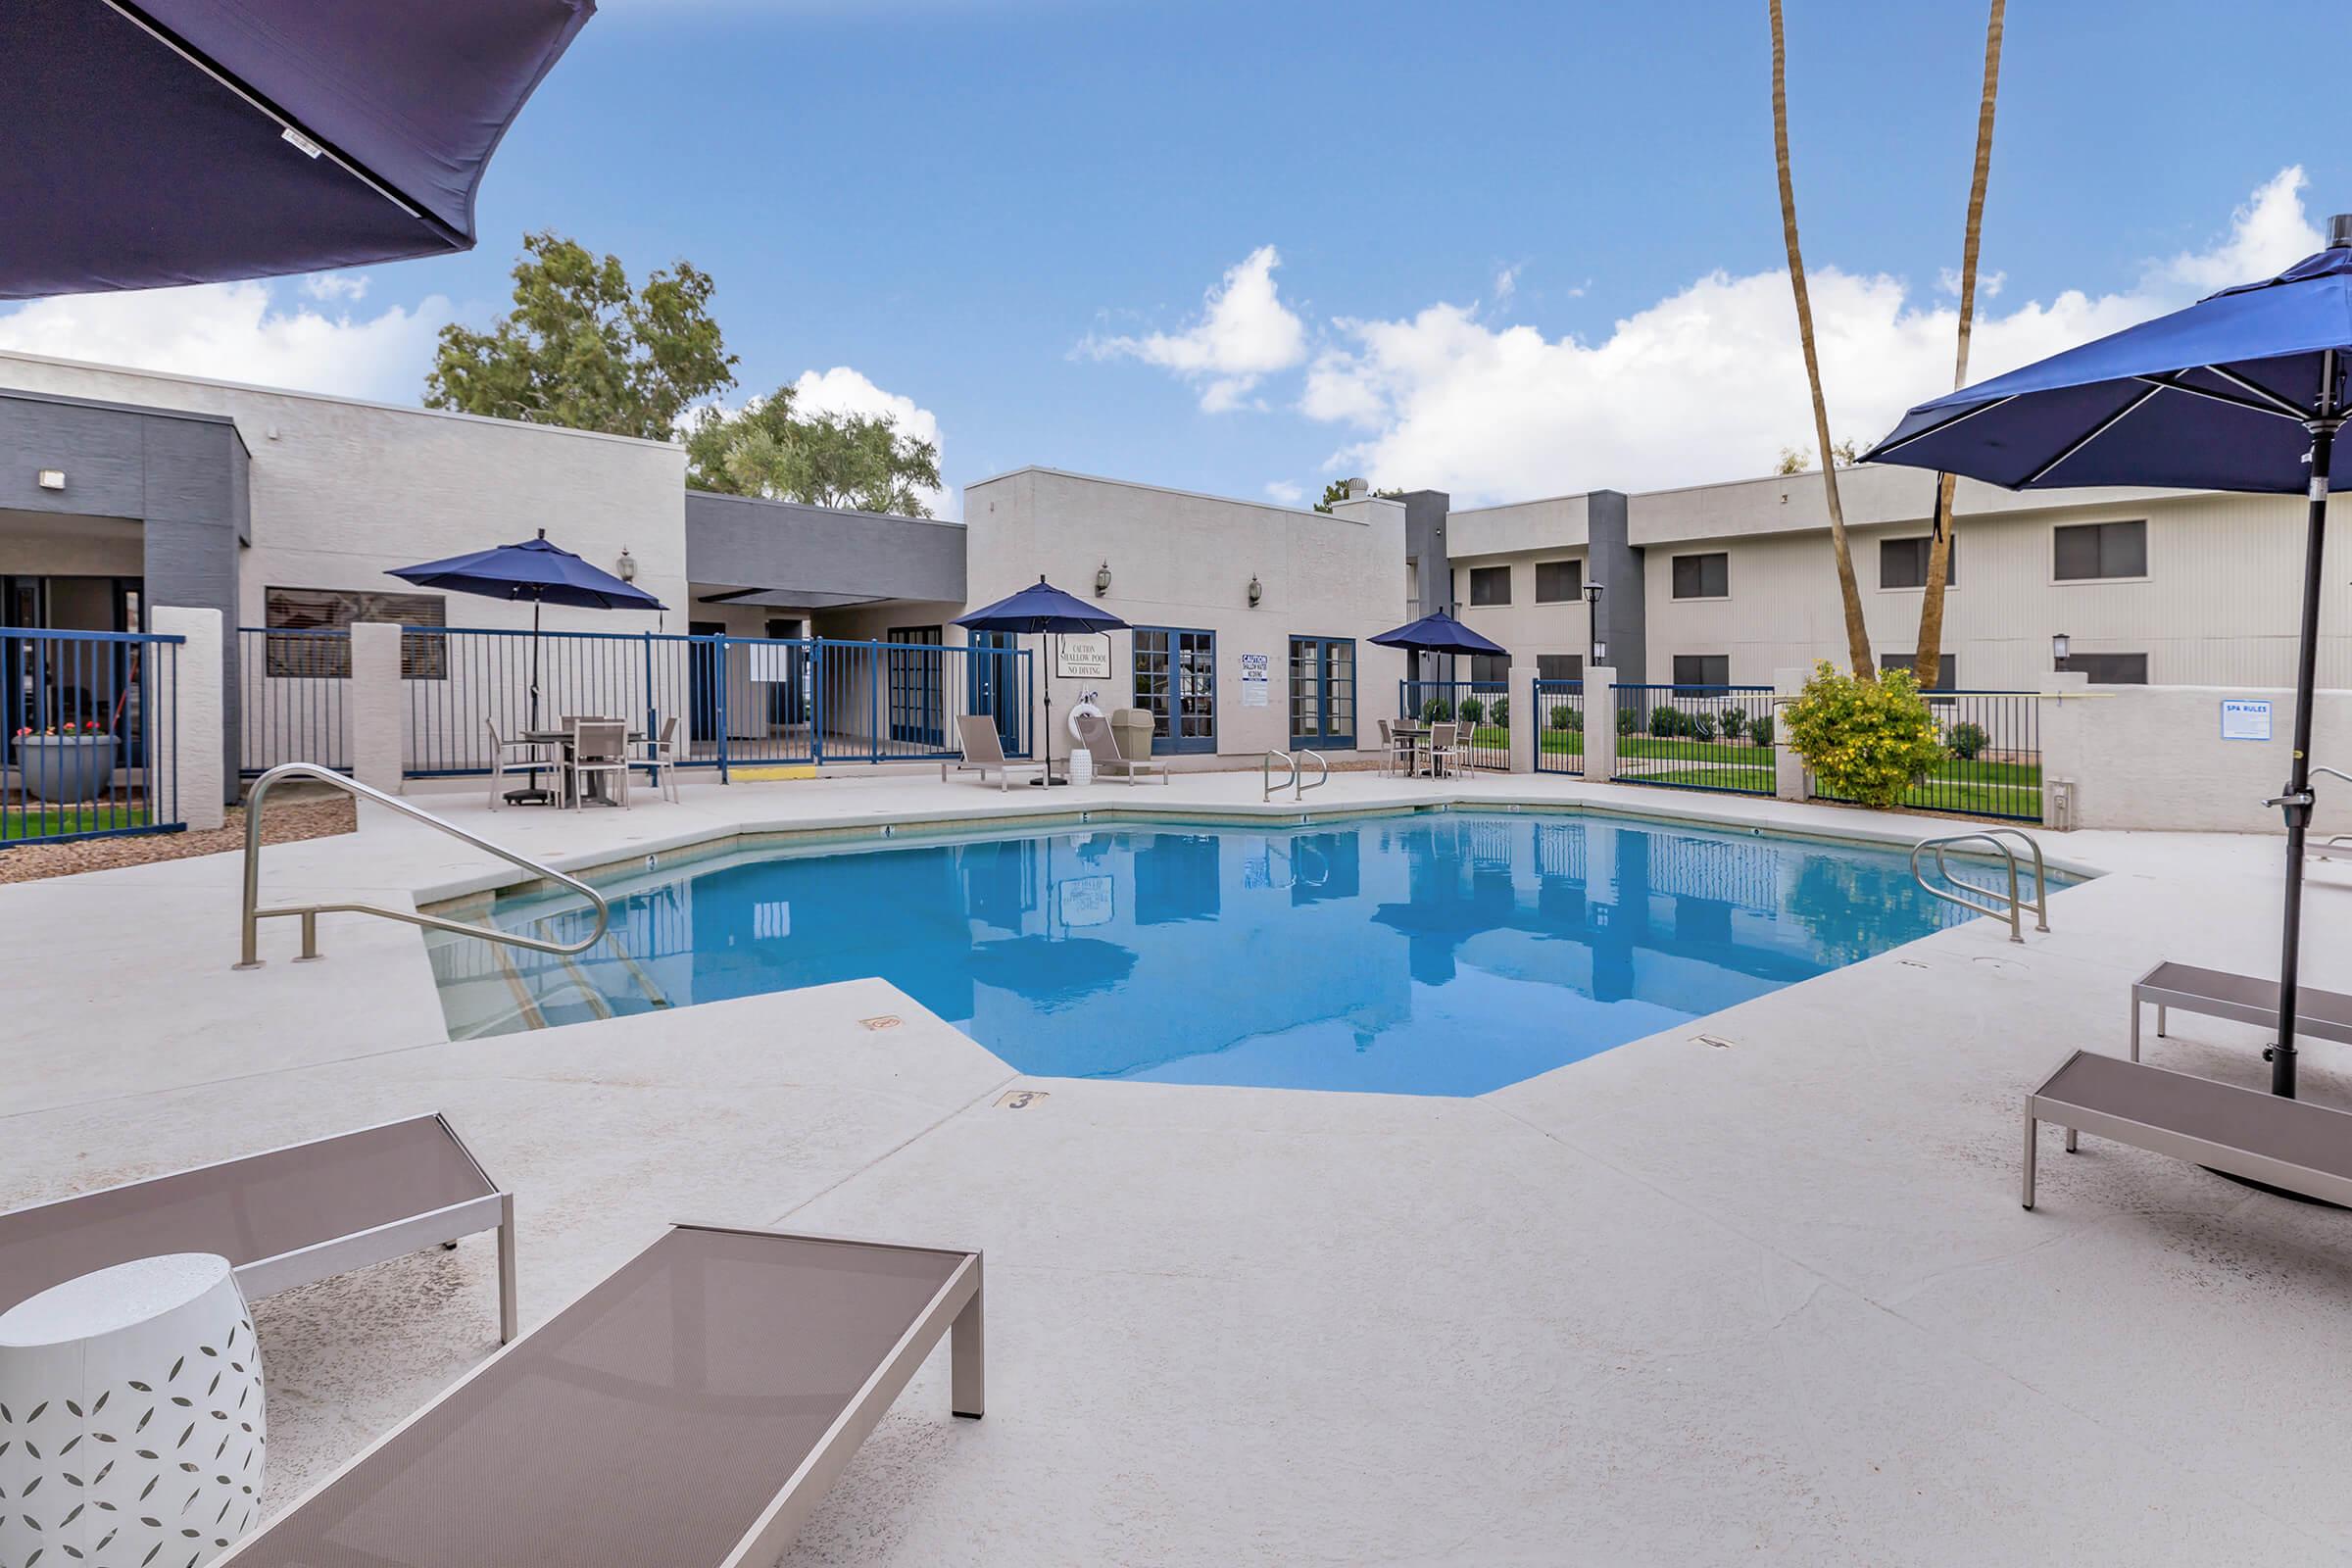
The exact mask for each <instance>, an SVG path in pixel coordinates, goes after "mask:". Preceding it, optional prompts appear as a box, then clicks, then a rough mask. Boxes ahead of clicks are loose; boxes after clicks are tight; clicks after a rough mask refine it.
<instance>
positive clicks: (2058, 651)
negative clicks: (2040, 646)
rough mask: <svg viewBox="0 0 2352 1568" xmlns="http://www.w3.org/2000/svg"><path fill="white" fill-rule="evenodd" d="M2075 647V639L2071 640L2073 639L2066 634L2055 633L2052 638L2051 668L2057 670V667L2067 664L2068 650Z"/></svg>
mask: <svg viewBox="0 0 2352 1568" xmlns="http://www.w3.org/2000/svg"><path fill="white" fill-rule="evenodd" d="M2073 646H2074V639H2073V638H2071V637H2069V636H2067V634H2066V633H2064V632H2056V633H2053V634H2052V635H2051V637H2050V666H2051V667H2052V668H2053V669H2054V668H2056V667H2057V666H2059V665H2060V664H2063V663H2065V662H2066V655H2067V650H2068V649H2070V648H2071V647H2073Z"/></svg>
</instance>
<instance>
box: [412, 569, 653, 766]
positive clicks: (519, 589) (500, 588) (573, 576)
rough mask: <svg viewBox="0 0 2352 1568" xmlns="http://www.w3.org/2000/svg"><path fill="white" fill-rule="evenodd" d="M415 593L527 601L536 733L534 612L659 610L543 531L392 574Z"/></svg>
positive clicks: (641, 592)
mask: <svg viewBox="0 0 2352 1568" xmlns="http://www.w3.org/2000/svg"><path fill="white" fill-rule="evenodd" d="M391 574H392V575H393V576H395V577H398V578H400V579H401V580H402V581H403V582H413V583H415V584H417V587H419V588H441V589H446V590H447V591H449V592H450V593H453V594H475V595H478V596H480V597H481V598H484V599H506V600H511V601H520V600H526V599H527V600H529V601H530V605H531V728H533V729H537V728H538V727H539V607H540V606H542V605H568V606H571V607H572V608H574V609H577V610H662V609H666V608H667V607H666V606H664V605H663V604H662V601H661V600H659V599H656V598H655V597H654V596H653V595H652V594H649V593H647V592H646V591H645V590H644V589H642V588H637V587H633V586H631V585H630V584H628V583H625V582H622V581H621V580H620V579H619V578H618V577H615V576H613V574H612V573H611V572H609V571H606V570H604V569H603V568H601V567H597V566H591V565H590V564H588V563H586V562H585V561H582V560H581V559H580V558H579V557H577V556H575V555H573V554H572V553H571V552H570V551H568V550H563V549H559V548H558V547H557V546H555V545H552V544H549V543H548V542H547V530H546V529H545V528H542V529H540V530H539V537H538V538H536V539H525V540H523V541H522V542H521V543H520V544H512V545H499V546H496V547H495V548H492V549H489V550H476V551H474V552H472V553H471V554H470V555H464V556H451V557H450V558H449V559H447V560H446V561H428V562H425V563H424V564H422V565H417V566H397V567H394V568H393V570H392V573H391Z"/></svg>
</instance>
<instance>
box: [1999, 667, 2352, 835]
mask: <svg viewBox="0 0 2352 1568" xmlns="http://www.w3.org/2000/svg"><path fill="white" fill-rule="evenodd" d="M2227 698H2252V699H2258V700H2267V701H2268V702H2269V703H2270V704H2271V720H2272V723H2271V739H2270V740H2268V741H2244V740H2230V741H2226V740H2224V739H2222V703H2223V701H2224V699H2227ZM2293 705H2294V693H2293V692H2291V691H2287V690H2280V689H2266V688H2261V687H2244V686H2166V687H2158V686H2117V687H2100V688H2096V689H2094V690H2093V691H2092V692H2091V693H2090V694H2089V695H2086V696H2083V697H2069V698H2067V699H2065V700H2063V701H2053V700H2049V699H2044V700H2043V701H2042V703H2041V705H2040V707H2041V714H2040V719H2041V760H2042V765H2041V771H2042V779H2043V782H2044V786H2045V788H2046V787H2048V786H2049V785H2051V784H2054V783H2060V782H2063V783H2068V784H2071V785H2073V786H2074V792H2075V803H2074V825H2075V826H2077V827H2106V828H2141V829H2146V830H2150V831H2172V832H2187V833H2282V832H2284V831H2285V823H2284V820H2283V818H2282V817H2281V816H2280V814H2279V811H2278V808H2277V807H2275V806H2265V805H2263V802H2264V801H2266V800H2268V799H2269V798H2271V797H2272V796H2275V795H2277V794H2278V793H2279V791H2280V790H2281V789H2283V788H2284V787H2285V785H2286V770H2287V763H2288V755H2287V754H2288V752H2289V751H2290V750H2291V741H2290V738H2291V737H2292V735H2293V733H2294V730H2293V719H2292V711H2293ZM2312 737H2313V741H2312V760H2313V761H2314V762H2316V763H2323V764H2327V765H2330V766H2335V767H2341V768H2343V769H2344V770H2345V771H2346V772H2352V692H2347V691H2323V692H2321V693H2320V694H2319V700H2318V706H2317V708H2316V709H2315V710H2314V713H2313V718H2312ZM2315 791H2316V793H2317V796H2318V804H2317V806H2316V807H2315V809H2314V813H2313V817H2312V829H2313V832H2314V834H2315V836H2324V835H2326V834H2329V833H2352V785H2347V784H2343V783H2339V782H2338V781H2336V780H2334V779H2327V778H2322V779H2320V780H2318V781H2317V782H2316V785H2315Z"/></svg>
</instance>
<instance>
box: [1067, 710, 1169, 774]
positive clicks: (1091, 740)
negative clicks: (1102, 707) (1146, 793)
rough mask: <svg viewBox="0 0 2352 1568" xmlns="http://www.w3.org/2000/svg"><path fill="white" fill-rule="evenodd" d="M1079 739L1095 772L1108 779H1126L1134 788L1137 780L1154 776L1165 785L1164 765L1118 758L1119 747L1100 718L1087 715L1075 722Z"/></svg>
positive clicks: (1090, 714)
mask: <svg viewBox="0 0 2352 1568" xmlns="http://www.w3.org/2000/svg"><path fill="white" fill-rule="evenodd" d="M1078 738H1079V739H1080V740H1082V741H1084V742H1085V743H1086V750H1087V754H1088V755H1089V756H1091V757H1092V758H1094V760H1095V771H1096V772H1098V773H1101V774H1103V776H1105V777H1108V778H1122V777H1123V778H1125V779H1126V780H1127V782H1128V783H1130V784H1133V783H1134V782H1135V781H1136V780H1137V779H1139V778H1145V777H1150V776H1153V775H1156V776H1157V777H1158V779H1159V781H1160V782H1161V783H1162V784H1165V783H1166V782H1167V781H1168V770H1167V767H1166V765H1165V764H1164V763H1160V762H1155V761H1153V760H1151V759H1150V758H1135V757H1121V756H1120V755H1119V743H1118V740H1117V738H1116V737H1114V736H1113V735H1112V734H1111V733H1110V725H1109V724H1108V723H1107V722H1105V721H1104V720H1103V717H1102V716H1101V715H1100V714H1095V713H1089V714H1086V715H1084V716H1082V717H1081V718H1080V719H1079V720H1078Z"/></svg>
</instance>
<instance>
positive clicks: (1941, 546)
mask: <svg viewBox="0 0 2352 1568" xmlns="http://www.w3.org/2000/svg"><path fill="white" fill-rule="evenodd" d="M2007 10H2008V4H2007V0H1992V15H1991V18H1990V19H1989V20H1988V21H1987V22H1986V23H1985V91H1984V94H1983V96H1981V97H1980V98H1979V99H1978V100H1977V169H1976V173H1975V175H1974V176H1973V177H1972V178H1971V179H1970V181H1969V186H1968V228H1967V236H1966V238H1964V239H1963V240H1962V241H1961V245H1960V349H1959V353H1958V355H1957V356H1956V357H1955V359H1954V361H1953V364H1952V386H1953V387H1954V388H1955V389H1957V388H1959V387H1963V386H1966V385H1967V384H1968V337H1969V333H1970V332H1971V331H1973V330H1974V329H1975V327H1976V323H1977V245H1978V241H1979V240H1980V239H1981V238H1982V237H1983V235H1984V231H1985V178H1986V176H1987V175H1988V174H1990V173H1991V172H1992V107H1993V102H1994V100H1995V99H1996V98H1998V97H1999V95H2000V88H2001V23H2002V18H2003V16H2004V14H2005V13H2006V12H2007ZM1951 572H1952V475H1950V474H1948V473H1939V474H1937V475H1936V526H1935V531H1934V532H1933V533H1932V534H1931V535H1930V536H1929V544H1928V582H1927V591H1926V592H1925V593H1924V594H1922V595H1921V597H1920V601H1919V640H1918V642H1917V643H1916V644H1914V646H1915V647H1916V648H1917V649H1918V651H1919V659H1918V662H1917V665H1916V666H1915V670H1914V672H1915V673H1916V674H1917V675H1918V677H1919V683H1920V684H1921V685H1922V686H1933V685H1935V684H1936V672H1937V670H1938V669H1939V668H1940V667H1941V666H1942V662H1943V589H1944V584H1945V583H1947V582H1948V581H1950V579H1951Z"/></svg>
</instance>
